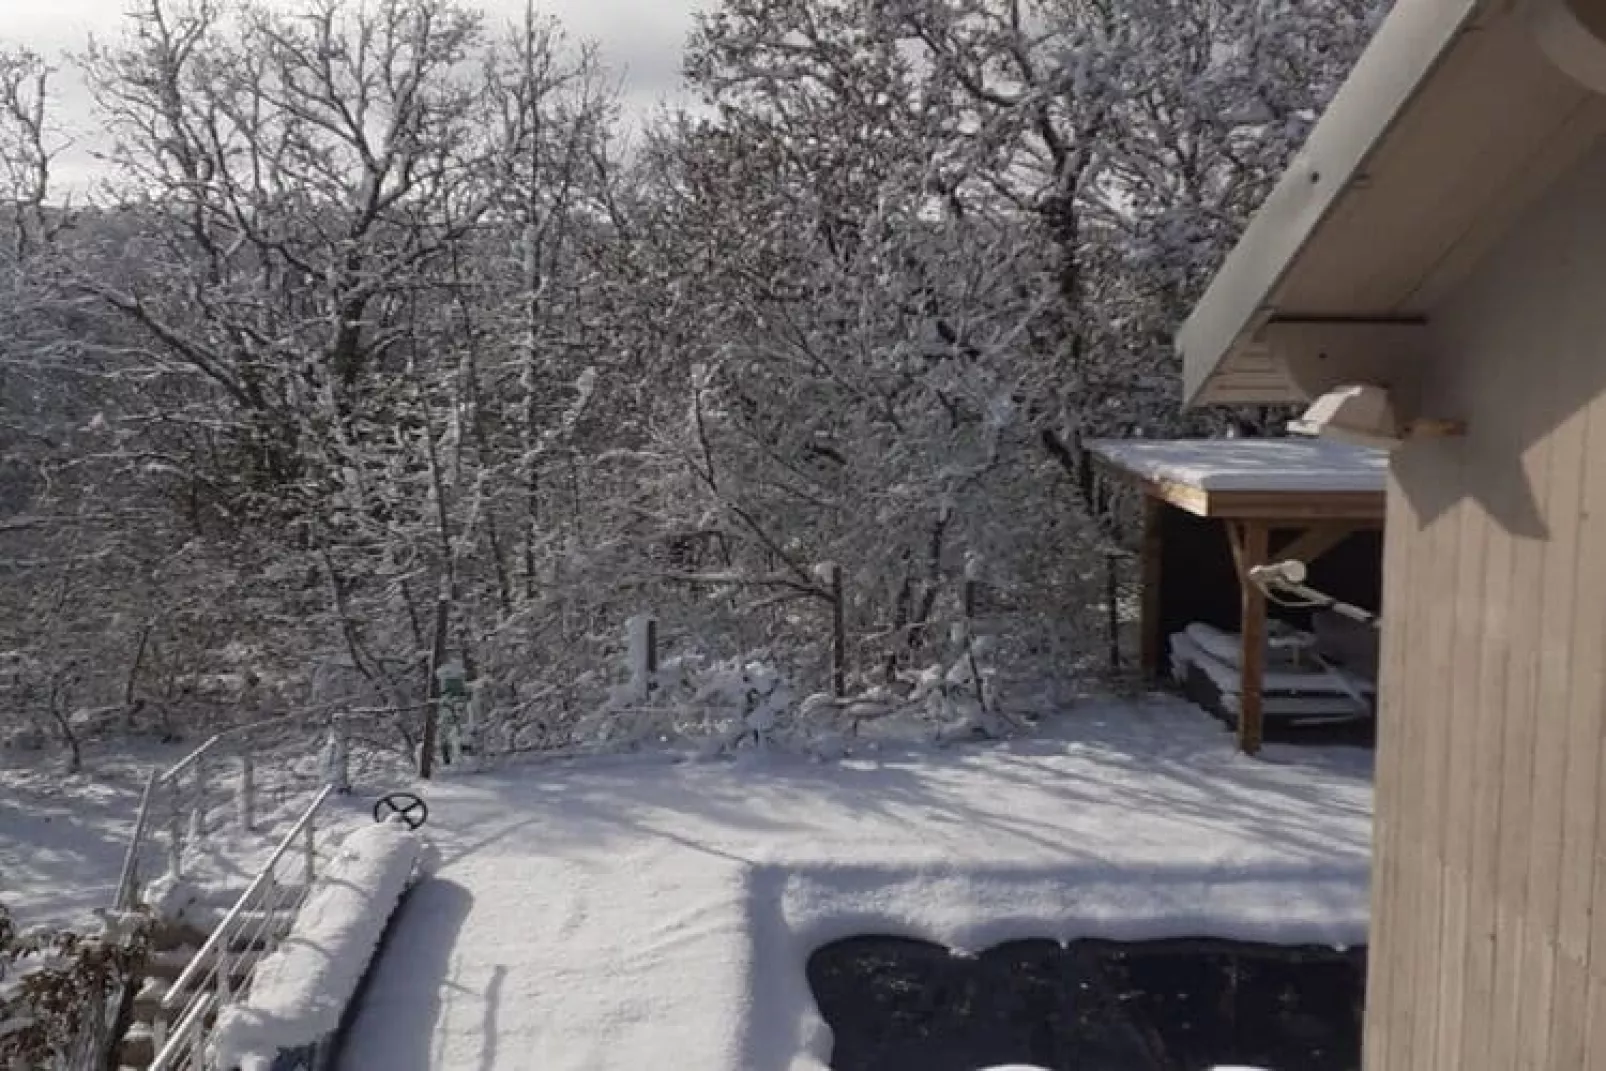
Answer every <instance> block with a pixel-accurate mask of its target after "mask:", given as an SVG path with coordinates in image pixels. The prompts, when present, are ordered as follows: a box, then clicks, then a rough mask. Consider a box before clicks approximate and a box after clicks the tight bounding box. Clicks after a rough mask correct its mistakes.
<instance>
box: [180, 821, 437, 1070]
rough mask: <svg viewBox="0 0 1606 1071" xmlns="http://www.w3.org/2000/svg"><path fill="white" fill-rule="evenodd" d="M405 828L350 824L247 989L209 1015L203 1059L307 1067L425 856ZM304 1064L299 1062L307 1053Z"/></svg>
mask: <svg viewBox="0 0 1606 1071" xmlns="http://www.w3.org/2000/svg"><path fill="white" fill-rule="evenodd" d="M433 855H434V852H433V849H432V848H431V847H430V846H429V845H428V844H427V842H426V841H425V840H424V839H423V838H422V837H420V836H419V835H418V834H417V833H415V832H413V831H412V830H410V829H408V828H407V827H406V826H405V825H402V824H400V823H396V822H392V823H387V824H384V825H374V826H367V827H364V828H362V829H359V830H356V831H355V832H353V833H352V834H351V835H350V836H348V837H347V838H346V840H345V842H344V843H343V844H342V845H341V846H340V851H339V853H338V854H337V856H336V857H335V858H334V860H332V861H331V862H330V864H329V865H328V867H327V868H326V869H325V871H324V873H323V875H322V876H321V878H320V879H319V881H318V882H317V884H316V885H315V886H314V887H313V890H312V893H311V895H310V896H309V897H308V898H307V902H306V903H305V904H304V905H303V906H302V908H301V911H300V913H299V914H298V915H297V916H296V921H295V925H294V926H293V927H292V929H291V931H290V934H289V936H288V937H286V938H285V940H284V942H283V943H282V944H281V945H280V946H279V947H278V948H277V949H275V950H274V951H273V952H272V953H270V954H269V955H267V956H266V957H264V958H263V960H262V963H261V964H260V965H259V966H258V968H257V971H256V975H255V977H254V978H253V980H252V983H251V990H250V993H249V994H248V995H247V996H246V998H245V1000H243V1001H242V1002H240V1003H239V1004H235V1005H231V1006H229V1007H227V1008H225V1009H224V1010H223V1012H222V1013H221V1014H220V1015H219V1016H218V1021H217V1026H216V1027H215V1028H214V1030H213V1034H212V1043H211V1049H210V1056H211V1061H212V1062H211V1065H210V1066H213V1067H220V1068H241V1069H243V1071H258V1069H263V1071H265V1069H268V1068H272V1067H277V1066H279V1065H280V1064H282V1063H283V1062H284V1060H283V1058H284V1057H285V1056H286V1055H287V1054H295V1057H294V1058H293V1060H292V1063H293V1064H294V1065H298V1066H315V1065H316V1063H317V1057H316V1056H315V1055H314V1054H316V1053H317V1052H318V1051H319V1050H320V1049H322V1048H324V1047H327V1046H328V1045H329V1044H330V1042H331V1041H332V1039H333V1038H334V1037H335V1035H336V1034H337V1033H338V1032H339V1029H340V1024H341V1020H342V1018H343V1017H344V1015H345V1013H346V1009H347V1007H348V1005H350V1003H351V1001H352V998H353V997H354V996H355V995H356V993H357V988H358V986H359V984H360V983H361V981H362V978H363V975H364V974H365V973H366V972H367V970H368V967H369V964H370V962H371V961H372V960H373V958H374V953H375V951H376V950H377V949H378V947H379V943H380V938H381V937H382V936H383V934H384V932H385V927H386V925H387V924H388V923H389V921H390V918H391V915H392V914H393V913H394V912H395V910H396V907H397V905H398V904H399V903H400V902H401V898H402V894H403V893H405V892H406V891H407V888H408V887H409V886H410V885H411V884H412V882H413V880H414V879H415V878H416V877H417V876H418V875H419V874H420V873H423V872H425V871H427V870H428V869H429V868H430V866H431V865H432V863H433ZM309 1057H310V1058H311V1060H312V1063H311V1064H309V1063H308V1058H309Z"/></svg>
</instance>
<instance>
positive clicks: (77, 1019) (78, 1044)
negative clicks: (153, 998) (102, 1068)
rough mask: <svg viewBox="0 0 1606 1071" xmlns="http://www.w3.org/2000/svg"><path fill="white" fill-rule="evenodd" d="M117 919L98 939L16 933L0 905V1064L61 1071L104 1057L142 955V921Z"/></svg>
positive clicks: (145, 939) (145, 945)
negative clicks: (115, 923)
mask: <svg viewBox="0 0 1606 1071" xmlns="http://www.w3.org/2000/svg"><path fill="white" fill-rule="evenodd" d="M118 921H119V924H118V926H117V927H115V932H112V931H110V930H109V931H108V932H107V933H105V934H102V935H84V934H78V933H73V932H71V931H66V930H51V931H42V932H35V933H19V932H17V930H16V929H15V927H14V925H13V923H12V920H11V916H10V914H9V913H8V912H7V911H6V910H5V907H4V905H0V1067H7V1068H10V1067H26V1068H30V1069H37V1071H55V1069H58V1068H59V1069H63V1071H66V1069H69V1068H78V1067H87V1066H92V1064H93V1063H96V1062H99V1060H100V1059H103V1058H104V1052H105V1049H106V1047H107V1046H109V1044H110V1043H111V1040H112V1039H113V1037H115V1036H116V1034H117V1033H118V1032H119V1027H120V1025H121V1022H122V1020H124V1018H125V1017H126V1015H127V1012H128V1003H127V1002H128V1000H129V999H130V998H131V996H132V988H131V983H132V981H133V979H134V977H135V975H136V973H137V971H138V970H139V968H140V966H141V964H142V963H143V962H144V959H145V956H146V955H147V954H148V951H149V937H150V920H149V919H148V918H145V917H144V916H131V917H126V918H121V919H119V920H118ZM97 1054H98V1055H97Z"/></svg>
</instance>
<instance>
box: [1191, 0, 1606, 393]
mask: <svg viewBox="0 0 1606 1071" xmlns="http://www.w3.org/2000/svg"><path fill="white" fill-rule="evenodd" d="M1595 3H1597V0H1531V2H1526V3H1521V4H1520V5H1519V4H1513V3H1512V2H1510V0H1505V2H1502V0H1399V2H1398V3H1397V4H1396V6H1395V8H1394V10H1393V11H1392V13H1391V14H1390V15H1389V17H1388V19H1387V20H1385V22H1384V23H1383V25H1382V26H1381V27H1380V28H1379V30H1378V33H1377V36H1376V37H1375V39H1374V40H1373V42H1372V44H1371V45H1370V46H1369V47H1368V48H1367V50H1366V52H1365V53H1364V54H1363V55H1362V57H1361V59H1360V61H1359V62H1358V63H1357V64H1356V66H1355V69H1354V71H1353V72H1352V73H1351V75H1350V77H1349V78H1348V80H1346V82H1345V83H1344V85H1343V87H1342V88H1341V89H1340V90H1339V92H1338V94H1337V95H1336V96H1335V97H1334V99H1333V102H1332V104H1331V106H1330V107H1329V108H1328V110H1327V112H1326V113H1325V114H1324V115H1323V116H1322V118H1321V120H1320V122H1318V123H1317V125H1316V127H1315V129H1314V130H1313V131H1312V133H1311V136H1310V139H1309V140H1308V142H1307V144H1306V146H1305V148H1304V149H1303V150H1302V151H1301V152H1300V153H1299V154H1298V155H1297V156H1296V157H1295V159H1294V160H1293V162H1292V163H1291V164H1290V165H1289V168H1288V170H1287V172H1286V173H1285V174H1284V175H1283V177H1282V179H1281V180H1280V181H1279V182H1278V184H1277V186H1276V187H1275V189H1274V190H1273V191H1272V193H1271V195H1270V196H1269V197H1268V198H1267V200H1266V203H1265V204H1264V205H1263V206H1262V208H1261V209H1260V211H1259V212H1258V213H1257V215H1256V216H1255V218H1254V219H1253V220H1252V221H1251V223H1250V225H1249V227H1248V228H1247V229H1246V230H1245V232H1244V235H1243V238H1242V239H1241V240H1240V242H1239V243H1238V245H1237V247H1236V248H1235V249H1234V250H1233V252H1232V253H1231V255H1230V256H1229V257H1228V258H1227V260H1226V262H1225V263H1224V264H1223V265H1222V267H1221V269H1220V271H1219V272H1218V273H1217V274H1216V277H1215V278H1214V280H1213V281H1212V283H1211V285H1210V287H1209V289H1208V290H1207V291H1206V293H1205V295H1204V297H1203V298H1201V299H1200V301H1199V303H1198V304H1197V305H1196V306H1195V308H1194V310H1193V313H1192V315H1191V316H1190V317H1189V318H1188V320H1187V322H1186V323H1184V324H1183V326H1182V329H1181V331H1180V332H1179V333H1178V336H1177V346H1178V348H1179V349H1180V351H1181V353H1182V356H1183V380H1184V400H1185V401H1186V402H1187V403H1189V404H1199V403H1208V402H1227V403H1232V402H1243V403H1264V402H1275V401H1297V400H1300V399H1301V398H1302V397H1303V395H1302V394H1301V393H1299V392H1298V391H1297V390H1296V389H1294V388H1293V387H1292V385H1291V382H1290V383H1289V384H1288V385H1287V386H1286V387H1281V386H1279V381H1278V378H1277V375H1276V373H1277V371H1278V369H1279V367H1280V361H1279V360H1278V358H1277V357H1276V356H1275V355H1272V354H1269V353H1267V352H1266V350H1265V348H1264V347H1263V346H1262V345H1261V344H1260V343H1261V340H1260V339H1258V338H1257V335H1258V334H1259V332H1260V330H1261V328H1262V327H1263V326H1264V325H1265V324H1266V323H1267V322H1269V321H1271V320H1273V319H1286V320H1293V321H1299V320H1314V321H1328V320H1339V321H1342V320H1362V321H1377V320H1403V321H1416V322H1420V320H1421V319H1422V316H1423V313H1424V312H1425V308H1426V306H1427V305H1429V304H1431V302H1432V300H1434V299H1435V297H1436V296H1437V292H1438V290H1442V288H1443V286H1444V282H1445V280H1446V279H1453V278H1454V277H1455V275H1456V273H1457V272H1462V271H1465V270H1467V269H1468V268H1470V266H1471V265H1472V263H1474V262H1475V261H1476V259H1477V258H1478V257H1480V256H1482V255H1483V254H1484V253H1486V252H1487V250H1488V248H1489V246H1490V244H1491V242H1492V241H1493V239H1494V238H1495V237H1498V234H1499V233H1502V228H1503V227H1504V225H1505V224H1506V223H1508V222H1509V221H1510V219H1511V218H1512V215H1513V213H1514V212H1515V210H1516V208H1517V207H1519V206H1520V205H1521V204H1525V203H1526V199H1527V198H1530V197H1532V196H1534V195H1535V194H1536V193H1537V192H1538V191H1539V190H1542V189H1543V188H1544V186H1545V185H1547V184H1548V180H1549V179H1550V178H1553V177H1554V175H1556V174H1559V173H1560V171H1561V170H1563V169H1564V168H1565V167H1566V166H1567V165H1568V164H1570V163H1571V162H1573V161H1574V160H1576V158H1577V156H1578V155H1579V154H1580V153H1581V152H1582V151H1583V148H1584V147H1587V145H1589V144H1591V143H1593V140H1594V138H1595V137H1596V136H1598V135H1599V133H1600V132H1601V131H1602V130H1603V129H1606V125H1603V123H1606V104H1602V103H1601V101H1602V98H1598V97H1595V96H1594V95H1593V94H1591V93H1589V92H1588V91H1587V90H1585V89H1584V87H1583V86H1582V85H1580V84H1579V82H1578V81H1575V80H1573V79H1572V78H1568V77H1567V76H1566V75H1565V74H1563V73H1562V68H1561V63H1560V59H1559V58H1558V57H1557V55H1556V49H1555V48H1553V47H1550V46H1546V45H1544V44H1543V38H1544V33H1543V28H1544V26H1545V25H1546V20H1547V19H1549V20H1551V21H1552V22H1554V23H1555V24H1556V25H1559V26H1562V27H1563V29H1564V30H1569V29H1572V28H1573V27H1575V26H1576V25H1577V24H1578V23H1579V20H1580V18H1581V16H1577V15H1576V14H1575V13H1573V12H1572V11H1571V10H1567V11H1563V12H1562V13H1561V14H1560V15H1557V14H1555V13H1553V12H1547V10H1546V9H1547V8H1550V7H1556V6H1560V7H1567V6H1568V5H1569V4H1583V5H1586V6H1589V5H1593V4H1595ZM1557 36H1559V37H1560V39H1561V40H1562V41H1563V43H1564V45H1565V47H1567V48H1571V49H1572V50H1573V53H1571V54H1576V53H1578V51H1579V50H1580V49H1581V48H1583V46H1582V45H1580V44H1579V43H1578V41H1577V40H1576V37H1573V36H1568V35H1567V34H1566V33H1559V34H1558V35H1557ZM1547 56H1549V57H1550V58H1549V59H1547V58H1546V57H1547ZM1575 77H1576V76H1575ZM1474 165H1476V166H1474ZM1279 392H1280V394H1279Z"/></svg>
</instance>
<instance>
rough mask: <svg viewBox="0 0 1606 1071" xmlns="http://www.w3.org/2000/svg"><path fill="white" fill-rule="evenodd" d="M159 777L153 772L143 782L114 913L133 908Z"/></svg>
mask: <svg viewBox="0 0 1606 1071" xmlns="http://www.w3.org/2000/svg"><path fill="white" fill-rule="evenodd" d="M160 778H161V775H160V774H159V773H157V772H156V771H155V770H152V771H151V775H150V777H148V778H147V779H146V780H145V791H144V793H143V794H141V796H140V798H139V813H138V814H136V815H135V816H134V832H133V833H132V834H131V835H130V836H129V838H128V848H127V850H125V851H124V853H123V869H122V871H121V872H120V873H119V874H118V875H117V892H116V894H115V895H114V896H113V898H112V909H113V910H114V911H127V910H129V909H130V908H132V907H133V906H134V895H135V892H136V886H137V885H138V883H139V876H138V870H139V850H140V848H141V847H142V846H143V845H144V843H145V832H146V830H147V829H148V828H149V827H150V814H151V802H152V801H153V800H154V799H155V798H156V786H157V784H158V783H159V782H160Z"/></svg>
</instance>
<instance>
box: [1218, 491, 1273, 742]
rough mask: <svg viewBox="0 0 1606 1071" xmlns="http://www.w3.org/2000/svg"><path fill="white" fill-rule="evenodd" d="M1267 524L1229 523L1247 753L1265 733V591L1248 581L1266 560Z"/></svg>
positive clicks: (1242, 737)
mask: <svg viewBox="0 0 1606 1071" xmlns="http://www.w3.org/2000/svg"><path fill="white" fill-rule="evenodd" d="M1268 534H1269V533H1268V529H1267V527H1266V525H1265V524H1264V523H1262V522H1260V521H1243V522H1240V523H1234V524H1228V525H1227V536H1228V539H1229V540H1230V541H1231V543H1232V554H1233V559H1234V562H1235V563H1236V565H1237V567H1238V588H1239V591H1240V593H1241V596H1242V598H1241V607H1242V609H1241V613H1240V615H1239V616H1240V620H1239V624H1238V631H1239V634H1240V637H1241V640H1242V644H1243V646H1242V648H1241V656H1240V659H1239V665H1240V666H1241V667H1242V668H1241V672H1240V677H1241V684H1240V687H1239V692H1238V703H1239V707H1238V747H1239V749H1240V750H1241V751H1243V753H1244V754H1246V755H1255V754H1258V753H1259V752H1260V745H1261V741H1262V739H1263V738H1264V735H1265V725H1264V710H1263V707H1262V697H1263V695H1264V691H1265V678H1266V594H1265V592H1263V591H1261V590H1260V588H1259V587H1258V586H1257V585H1255V584H1253V583H1251V582H1250V580H1249V570H1251V569H1253V568H1254V567H1255V566H1257V565H1264V564H1265V563H1266V541H1267V536H1268Z"/></svg>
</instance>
